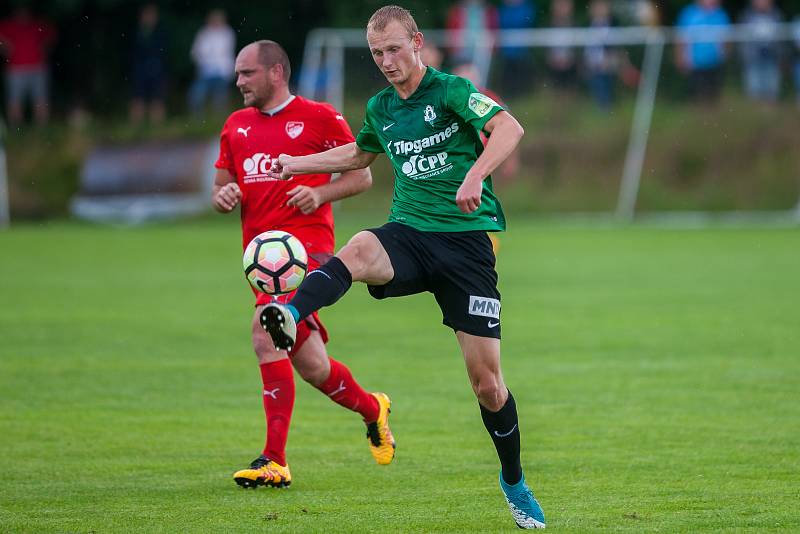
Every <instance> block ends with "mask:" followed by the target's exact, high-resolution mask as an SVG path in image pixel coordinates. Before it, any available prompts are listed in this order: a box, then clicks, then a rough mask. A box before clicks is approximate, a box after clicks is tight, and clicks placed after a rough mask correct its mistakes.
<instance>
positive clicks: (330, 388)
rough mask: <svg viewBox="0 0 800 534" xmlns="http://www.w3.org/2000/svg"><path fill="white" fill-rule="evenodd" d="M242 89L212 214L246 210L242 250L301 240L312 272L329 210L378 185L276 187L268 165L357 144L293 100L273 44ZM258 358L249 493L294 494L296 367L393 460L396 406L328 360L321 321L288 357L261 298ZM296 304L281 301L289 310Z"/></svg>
mask: <svg viewBox="0 0 800 534" xmlns="http://www.w3.org/2000/svg"><path fill="white" fill-rule="evenodd" d="M235 68H236V86H237V87H238V89H239V91H240V92H241V93H242V96H243V97H244V105H245V106H246V107H245V108H244V109H241V110H238V111H236V112H234V113H233V114H231V116H230V117H228V120H227V121H226V122H225V125H224V127H223V128H222V134H221V137H220V154H219V159H218V160H217V162H216V164H215V166H216V168H217V174H216V179H215V183H214V188H213V193H212V204H213V206H214V208H215V209H216V210H217V211H219V212H221V213H229V212H231V211H232V210H233V209H234V208H235V207H236V206H237V205H241V219H242V244H243V247H244V246H247V244H248V243H249V242H250V240H251V239H253V238H254V237H255V236H256V235H258V234H260V233H261V232H265V231H267V230H283V231H285V232H289V233H291V234H293V235H294V236H295V237H297V238H298V239H300V241H301V242H302V243H303V245H304V246H305V248H306V251H307V252H308V263H309V265H308V268H309V271H311V270H313V269H316V268H317V267H319V266H320V265H321V264H323V263H325V262H326V261H327V260H328V259H330V258H331V256H332V255H333V252H334V233H333V212H332V210H331V205H330V202H332V201H334V200H338V199H341V198H345V197H349V196H352V195H355V194H358V193H360V192H362V191H364V190H365V189H367V188H368V187H369V186H370V185H371V183H372V176H371V174H370V172H369V169H361V170H353V171H347V172H343V173H342V174H341V175H340V176H339V178H338V179H336V180H331V175H330V174H308V175H303V176H295V177H294V179H293V180H291V181H288V182H287V181H280V180H275V179H272V178H270V177H269V176H268V175H267V171H269V169H270V165H271V159H272V158H273V157H277V155H278V154H282V153H287V154H293V155H297V156H300V155H305V154H314V153H316V152H320V151H323V150H327V149H329V148H333V147H336V146H340V145H345V144H347V143H351V142H353V140H354V139H353V134H352V132H351V131H350V127H349V126H348V125H347V122H346V121H345V120H344V117H342V115H341V114H340V113H338V112H337V111H336V110H335V109H334V108H333V107H332V106H330V105H328V104H324V103H319V102H314V101H312V100H308V99H305V98H303V97H300V96H295V95H292V94H291V93H290V92H289V86H288V80H289V76H290V73H291V70H290V69H291V67H290V65H289V59H288V57H287V55H286V52H285V51H284V50H283V48H282V47H281V46H280V45H279V44H277V43H275V42H273V41H257V42H254V43H251V44H249V45H247V46H246V47H244V48H243V49H242V50H241V52H239V55H238V56H237V58H236V67H235ZM254 293H255V294H256V310H255V314H254V318H253V323H252V338H253V348H254V349H255V352H256V356H257V357H258V363H259V367H260V369H261V379H262V382H263V386H264V387H263V401H264V413H265V414H266V420H267V436H266V444H265V446H264V450H263V452H262V454H261V455H260V456H259V457H258V458H256V459H255V460H254V461H253V462H252V463H251V465H250V467H249V468H247V469H242V470H240V471H237V472H236V473H235V474H234V479H235V480H236V483H237V484H239V485H240V486H244V487H256V486H262V485H266V486H272V487H283V486H288V485H289V484H290V483H291V481H292V477H291V473H290V472H289V466H288V464H287V461H286V439H287V435H288V432H289V424H290V421H291V417H292V409H293V406H294V398H295V386H294V373H293V371H292V367H294V368H295V369H296V370H297V372H298V373H300V376H302V377H303V379H304V380H306V381H307V382H308V383H310V384H311V385H313V386H314V387H316V388H317V389H319V390H320V391H321V392H323V393H324V394H326V395H327V396H329V397H330V398H331V400H333V401H334V402H336V403H338V404H340V405H342V406H344V407H345V408H348V409H350V410H352V411H354V412H357V413H358V414H360V415H361V416H362V417H363V419H364V422H365V423H366V424H367V438H368V443H369V446H370V450H371V452H372V454H373V456H374V457H375V460H376V461H377V462H378V463H379V464H384V465H385V464H388V463H389V462H391V461H392V458H393V457H394V439H393V437H392V435H391V431H390V430H389V426H388V413H389V406H390V401H389V398H388V397H387V396H386V395H385V394H383V393H367V392H366V391H365V390H364V389H363V388H362V387H361V386H360V385H359V384H358V382H356V380H355V379H354V378H353V376H352V375H351V373H350V371H349V370H348V368H347V367H346V366H345V365H344V364H342V363H341V362H338V361H336V360H334V359H333V358H331V357H329V356H328V353H327V351H326V349H325V343H326V342H327V340H328V334H327V332H326V330H325V327H324V326H323V324H322V322H321V321H320V319H319V316H318V315H317V314H316V313H314V314H311V315H309V316H308V317H307V318H306V319H305V320H304V321H302V322H301V323H299V324H298V325H297V339H296V341H295V343H294V345H293V346H292V347H291V348H290V349H289V350H288V351H286V350H277V349H276V348H275V345H274V344H273V342H272V339H270V337H269V335H267V333H266V332H265V331H264V330H263V329H262V328H261V326H260V325H259V322H258V317H259V315H260V313H261V310H262V309H263V307H264V305H265V304H267V303H269V302H270V301H271V299H273V298H275V297H271V296H269V295H267V294H264V293H260V292H257V291H254ZM291 296H292V294H290V295H284V296H282V297H278V298H279V299H280V300H281V301H286V300H288V298H290V297H291Z"/></svg>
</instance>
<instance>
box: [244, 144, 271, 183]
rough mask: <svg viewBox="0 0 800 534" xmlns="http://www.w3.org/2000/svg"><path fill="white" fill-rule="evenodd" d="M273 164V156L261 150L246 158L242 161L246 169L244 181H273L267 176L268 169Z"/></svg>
mask: <svg viewBox="0 0 800 534" xmlns="http://www.w3.org/2000/svg"><path fill="white" fill-rule="evenodd" d="M271 166H272V158H271V157H270V155H269V154H264V153H263V152H259V153H257V154H253V155H252V156H250V157H249V158H247V159H245V160H244V162H243V163H242V168H243V169H244V174H245V176H244V183H246V184H247V183H252V182H266V181H272V180H273V179H272V178H267V171H269V168H270V167H271Z"/></svg>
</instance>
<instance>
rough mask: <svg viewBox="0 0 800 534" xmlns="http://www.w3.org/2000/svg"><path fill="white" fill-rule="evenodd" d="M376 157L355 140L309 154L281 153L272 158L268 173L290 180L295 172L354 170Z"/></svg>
mask: <svg viewBox="0 0 800 534" xmlns="http://www.w3.org/2000/svg"><path fill="white" fill-rule="evenodd" d="M376 157H377V154H375V153H372V152H365V151H364V150H361V149H360V148H358V145H356V144H355V142H353V143H348V144H346V145H342V146H338V147H336V148H332V149H330V150H326V151H325V152H318V153H317V154H309V155H308V156H289V155H286V154H281V155H280V156H278V157H277V158H275V159H273V160H272V167H271V168H270V170H269V172H268V173H267V174H268V176H270V177H271V178H274V179H276V180H288V179H289V178H291V177H292V176H293V175H295V174H328V173H334V172H345V171H352V170H355V169H363V168H365V167H369V165H370V164H371V163H372V162H373V161H375V158H376Z"/></svg>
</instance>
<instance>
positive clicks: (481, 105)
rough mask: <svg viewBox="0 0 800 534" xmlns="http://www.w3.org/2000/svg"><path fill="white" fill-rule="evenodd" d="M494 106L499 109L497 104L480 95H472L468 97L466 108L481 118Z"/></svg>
mask: <svg viewBox="0 0 800 534" xmlns="http://www.w3.org/2000/svg"><path fill="white" fill-rule="evenodd" d="M495 106H498V107H499V104H498V103H497V102H495V101H494V100H492V99H491V98H489V97H488V96H486V95H484V94H482V93H472V94H471V95H469V103H468V104H467V107H468V108H469V109H470V110H472V112H473V113H474V114H475V115H477V116H478V117H483V116H484V115H486V114H487V113H489V110H491V109H492V108H493V107H495Z"/></svg>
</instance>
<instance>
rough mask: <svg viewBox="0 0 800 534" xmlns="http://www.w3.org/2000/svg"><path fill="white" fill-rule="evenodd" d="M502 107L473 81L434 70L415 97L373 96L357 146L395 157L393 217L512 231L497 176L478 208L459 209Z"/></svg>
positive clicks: (427, 226) (424, 226)
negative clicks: (461, 191)
mask: <svg viewBox="0 0 800 534" xmlns="http://www.w3.org/2000/svg"><path fill="white" fill-rule="evenodd" d="M502 109H503V108H502V107H501V106H500V105H499V104H497V103H496V102H495V101H494V100H492V99H491V98H489V97H488V96H486V95H483V94H481V93H480V91H478V90H477V89H476V88H475V86H474V85H472V83H470V82H469V81H468V80H465V79H464V78H460V77H458V76H452V75H450V74H444V73H442V72H439V71H437V70H435V69H433V68H431V67H428V70H427V72H426V73H425V76H424V77H423V78H422V81H421V82H420V84H419V87H417V90H416V91H414V93H413V94H412V95H411V96H409V97H408V98H407V99H405V100H403V99H402V98H400V96H399V95H398V94H397V91H396V90H395V89H394V87H391V86H390V87H387V88H386V89H384V90H383V91H381V92H380V93H378V94H376V95H375V96H373V97H372V98H371V99H370V100H369V102H368V103H367V114H366V118H365V119H364V127H363V128H362V129H361V131H360V132H359V133H358V137H357V138H356V144H357V145H358V147H359V148H360V149H361V150H364V151H366V152H376V153H380V152H386V154H387V155H388V156H389V160H390V161H391V163H392V167H393V168H394V177H395V183H394V196H393V198H392V209H391V212H390V214H389V220H390V221H394V222H398V223H402V224H406V225H408V226H411V227H413V228H416V229H417V230H421V231H425V232H465V231H470V230H488V231H498V230H505V227H506V221H505V216H504V215H503V210H502V208H501V207H500V202H499V201H498V200H497V197H495V195H494V192H493V191H492V179H491V176H490V177H487V178H486V179H485V180H484V181H483V193H482V195H481V205H480V207H479V208H478V209H477V210H476V211H474V212H472V213H463V212H462V211H461V210H460V209H458V206H457V205H456V192H457V191H458V188H459V187H460V186H461V184H462V183H463V182H464V176H465V175H466V174H467V171H468V170H469V169H470V167H472V165H473V164H474V163H475V160H477V159H478V156H480V154H481V152H483V143H482V142H481V138H480V130H481V129H482V128H483V126H484V125H485V124H486V123H487V122H488V121H489V119H491V118H492V117H493V116H494V115H495V114H496V113H497V112H498V111H500V110H502Z"/></svg>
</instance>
